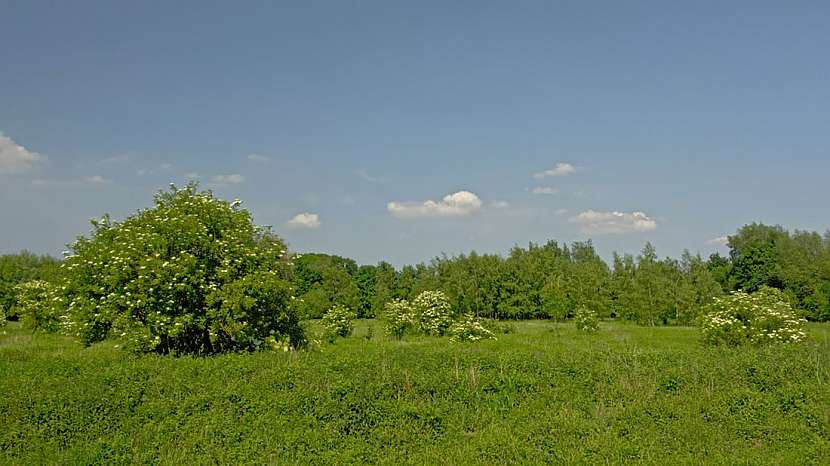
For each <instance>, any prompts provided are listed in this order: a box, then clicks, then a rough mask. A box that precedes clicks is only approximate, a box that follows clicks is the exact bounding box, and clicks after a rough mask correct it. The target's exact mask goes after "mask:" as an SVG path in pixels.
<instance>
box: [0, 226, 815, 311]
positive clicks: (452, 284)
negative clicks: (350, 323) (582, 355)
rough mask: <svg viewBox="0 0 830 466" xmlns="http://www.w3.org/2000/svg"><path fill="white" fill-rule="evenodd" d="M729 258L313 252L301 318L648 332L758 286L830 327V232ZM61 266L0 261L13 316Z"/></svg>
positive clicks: (295, 277) (760, 238)
mask: <svg viewBox="0 0 830 466" xmlns="http://www.w3.org/2000/svg"><path fill="white" fill-rule="evenodd" d="M728 246H729V253H728V254H727V255H720V254H713V255H711V256H709V257H708V258H703V257H701V256H700V255H693V254H691V253H689V252H688V251H685V252H684V253H683V254H682V255H681V257H680V258H679V259H674V258H670V257H664V258H660V257H659V256H658V254H657V251H656V250H655V248H654V247H653V246H652V245H651V244H650V243H646V245H645V246H644V247H643V249H642V250H641V251H640V253H639V254H637V255H636V256H634V255H631V254H624V255H620V254H614V256H613V258H612V261H611V263H608V262H606V261H605V260H603V259H602V258H601V257H600V256H599V255H598V254H597V252H596V250H595V248H594V246H593V244H592V243H591V241H584V242H575V243H572V244H570V245H567V244H560V243H558V242H556V241H548V242H546V243H544V244H535V243H530V244H528V245H527V247H520V246H515V247H513V248H512V249H511V250H510V251H509V252H508V253H507V254H506V255H505V256H502V255H498V254H479V253H477V252H475V251H473V252H470V253H469V254H461V255H457V256H446V255H443V256H440V257H436V258H434V259H432V260H431V261H429V262H428V263H420V264H416V265H406V266H403V267H402V268H400V269H396V268H395V267H393V266H392V265H391V264H389V263H387V262H380V263H378V264H376V265H359V264H357V263H356V262H355V261H354V260H353V259H349V258H345V257H340V256H336V255H329V254H322V253H311V254H296V255H294V257H293V267H292V271H291V280H292V281H293V284H294V293H295V295H296V297H297V298H298V299H297V303H298V306H299V308H300V311H301V313H302V314H303V315H304V316H306V317H308V318H319V317H321V316H322V315H323V314H324V313H325V312H326V311H327V310H328V309H330V308H332V307H333V306H334V305H338V304H339V305H343V306H346V307H347V308H349V309H352V310H354V311H355V312H356V313H357V315H358V316H359V317H364V318H368V317H374V316H378V315H381V314H382V312H383V308H384V306H385V305H386V303H388V302H390V301H391V300H393V299H413V298H415V296H417V295H418V294H419V293H421V292H423V291H428V290H438V291H443V292H444V293H445V294H446V295H447V296H448V297H449V298H450V301H451V304H452V306H453V307H454V308H455V309H456V310H457V311H458V312H461V313H470V314H473V315H476V316H479V317H488V318H496V319H557V320H561V319H566V318H570V317H572V316H573V313H574V312H575V310H576V309H578V308H581V307H585V308H588V309H590V310H592V311H594V312H596V313H597V314H598V315H599V316H601V317H604V318H620V319H624V320H628V321H632V322H636V323H639V324H644V325H665V324H678V325H684V324H690V323H693V322H694V321H695V319H696V318H697V316H698V314H699V310H700V308H701V307H702V306H703V305H705V304H707V303H708V302H710V301H711V299H712V298H713V297H715V296H718V295H721V294H724V293H728V292H731V291H736V290H743V291H747V292H753V291H756V290H758V289H760V288H761V287H763V286H769V287H772V288H777V289H779V290H782V291H783V292H784V293H785V294H786V296H787V297H788V299H790V300H791V302H792V304H793V305H794V306H795V307H796V308H798V309H800V310H801V311H802V312H803V313H804V315H805V317H807V318H808V319H811V320H815V321H828V320H830V232H828V233H825V234H824V235H821V234H819V233H816V232H808V231H800V230H795V231H793V232H789V231H787V230H785V229H784V228H782V227H781V226H770V225H764V224H760V223H753V224H750V225H746V226H744V227H742V228H740V229H739V230H738V231H737V232H736V233H735V234H734V235H732V236H729V239H728ZM58 264H59V261H57V260H55V259H52V258H50V257H48V256H35V255H33V254H30V253H27V252H23V253H20V254H13V255H5V256H0V306H2V307H3V308H5V310H6V313H7V314H9V315H13V312H12V311H11V310H12V309H13V306H14V293H13V289H14V286H15V285H16V284H17V283H20V282H23V281H26V280H31V279H43V280H47V281H48V280H49V276H50V274H51V273H52V271H54V270H55V269H56V268H57V265H58Z"/></svg>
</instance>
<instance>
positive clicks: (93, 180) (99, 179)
mask: <svg viewBox="0 0 830 466" xmlns="http://www.w3.org/2000/svg"><path fill="white" fill-rule="evenodd" d="M82 180H83V182H84V183H89V184H109V183H112V181H110V180H108V179H106V178H104V177H103V176H101V175H92V176H85V177H83V178H82Z"/></svg>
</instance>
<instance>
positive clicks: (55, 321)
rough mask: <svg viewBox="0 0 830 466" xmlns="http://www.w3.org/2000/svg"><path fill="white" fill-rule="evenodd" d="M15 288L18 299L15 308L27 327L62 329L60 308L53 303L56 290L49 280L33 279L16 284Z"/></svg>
mask: <svg viewBox="0 0 830 466" xmlns="http://www.w3.org/2000/svg"><path fill="white" fill-rule="evenodd" d="M14 290H15V301H17V304H15V307H14V310H15V312H16V314H17V315H18V316H20V318H21V320H22V321H23V325H24V326H25V327H27V328H30V329H32V330H44V331H47V332H57V331H58V330H59V329H60V316H59V314H58V310H57V309H56V307H55V306H53V305H51V302H53V301H52V300H53V298H54V297H55V290H54V287H53V286H52V285H51V284H49V282H46V281H43V280H31V281H28V282H23V283H21V284H19V285H17V286H15V287H14Z"/></svg>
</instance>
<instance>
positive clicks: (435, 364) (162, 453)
mask: <svg viewBox="0 0 830 466" xmlns="http://www.w3.org/2000/svg"><path fill="white" fill-rule="evenodd" d="M370 328H372V331H370V330H369V329H370ZM515 328H516V331H515V332H514V333H510V334H502V335H498V337H499V339H498V340H497V341H483V342H478V343H475V344H454V343H451V342H449V341H448V339H446V338H432V337H405V338H404V339H403V340H402V341H397V340H394V339H389V338H387V337H385V336H383V332H382V329H381V328H380V326H379V324H378V323H377V322H375V321H358V322H357V325H356V329H355V332H354V334H353V336H351V337H349V338H346V339H341V340H337V342H336V343H335V344H325V343H324V344H323V346H321V347H320V348H319V349H317V350H314V351H309V352H300V353H257V354H230V355H223V356H216V357H209V358H191V357H187V358H174V357H158V356H130V355H128V354H125V353H123V352H121V351H120V350H117V349H114V348H113V347H112V344H108V343H106V342H105V343H101V344H98V345H96V346H93V347H90V348H86V349H84V348H81V347H79V346H77V345H76V344H75V343H73V342H71V341H68V340H66V339H64V338H61V337H57V336H50V335H34V336H33V335H31V334H30V333H27V332H25V331H22V330H21V329H20V328H19V327H18V326H17V325H16V324H14V323H12V324H11V325H10V326H9V327H8V328H7V329H6V332H7V334H6V335H3V336H0V374H2V377H0V394H2V396H0V463H2V464H42V463H70V464H89V463H101V462H104V463H151V464H152V463H165V464H203V463H216V462H219V463H232V464H233V463H256V464H262V463H274V464H284V463H303V464H308V463H311V464H342V463H384V464H436V463H440V464H447V463H450V464H462V463H468V464H508V463H512V464H517V463H529V464H545V463H547V464H550V463H590V464H595V463H621V462H641V463H651V464H676V463H700V462H706V463H715V464H745V463H752V464H758V463H764V464H810V463H812V464H822V463H824V464H827V463H828V462H830V325H812V326H811V327H810V328H809V334H810V335H809V340H808V342H807V343H806V344H803V345H799V346H772V347H768V348H740V349H728V348H715V349H710V348H705V347H703V346H702V345H701V344H700V342H699V337H698V333H697V331H696V329H692V328H683V327H659V328H643V327H636V326H629V325H623V324H618V323H608V322H603V323H601V324H600V331H599V333H597V334H593V335H585V334H582V333H577V331H576V329H575V328H573V326H571V325H559V324H554V323H550V322H541V321H533V322H518V323H516V324H515ZM314 331H315V330H314V329H312V332H314Z"/></svg>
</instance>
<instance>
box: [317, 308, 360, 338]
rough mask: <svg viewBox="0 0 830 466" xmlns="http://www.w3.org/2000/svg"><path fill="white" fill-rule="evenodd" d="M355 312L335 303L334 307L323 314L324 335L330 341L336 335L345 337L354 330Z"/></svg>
mask: <svg viewBox="0 0 830 466" xmlns="http://www.w3.org/2000/svg"><path fill="white" fill-rule="evenodd" d="M356 318H357V314H356V313H355V312H353V311H351V310H350V309H349V308H347V307H346V306H343V305H342V304H336V305H334V307H332V308H331V309H329V310H328V311H326V313H325V314H323V319H322V321H323V328H324V329H325V332H326V336H327V337H328V339H329V340H330V341H333V340H334V339H335V338H337V337H347V336H349V335H351V334H352V330H354V319H356Z"/></svg>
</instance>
